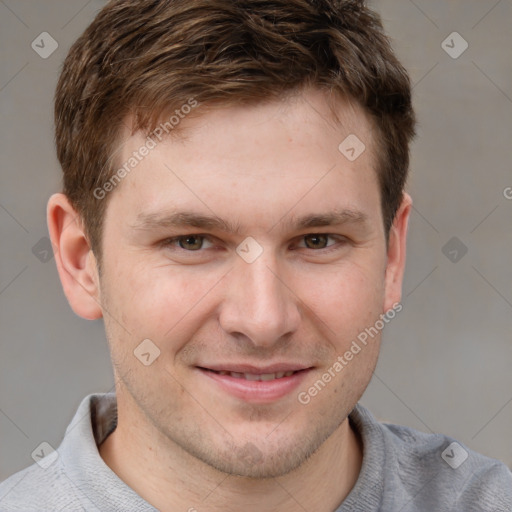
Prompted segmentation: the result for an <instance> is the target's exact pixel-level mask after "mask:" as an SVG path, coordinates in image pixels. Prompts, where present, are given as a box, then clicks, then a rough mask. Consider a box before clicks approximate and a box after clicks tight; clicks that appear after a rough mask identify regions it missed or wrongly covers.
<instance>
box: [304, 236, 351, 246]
mask: <svg viewBox="0 0 512 512" xmlns="http://www.w3.org/2000/svg"><path fill="white" fill-rule="evenodd" d="M338 238H340V237H338ZM302 239H303V240H304V242H305V246H306V247H307V248H308V249H325V248H327V247H330V246H332V245H335V244H334V243H331V244H329V243H328V241H329V239H331V240H335V237H333V236H332V235H328V234H325V233H311V234H309V235H304V236H303V237H302ZM340 241H343V239H342V238H341V239H340ZM301 247H304V246H301Z"/></svg>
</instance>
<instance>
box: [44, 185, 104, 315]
mask: <svg viewBox="0 0 512 512" xmlns="http://www.w3.org/2000/svg"><path fill="white" fill-rule="evenodd" d="M47 220H48V230H49V232H50V238H51V241H52V245H53V251H54V254H55V262H56V263H57V270H58V272H59V277H60V281H61V283H62V287H63V289H64V293H65V295H66V297H67V299H68V302H69V304H70V306H71V308H72V309H73V311H74V312H75V313H76V314H77V315H78V316H81V317H82V318H85V319H87V320H96V319H97V318H101V317H102V316H103V315H102V311H101V306H100V293H99V290H100V288H99V275H98V269H97V264H96V258H95V257H94V254H93V252H92V250H91V248H90V246H89V242H88V240H87V237H86V235H85V232H84V229H83V225H82V221H81V219H80V216H79V215H78V214H77V212H76V211H75V209H74V208H73V207H72V206H71V203H70V202H69V200H68V198H67V196H65V195H64V194H54V195H52V196H51V197H50V200H49V201H48V208H47Z"/></svg>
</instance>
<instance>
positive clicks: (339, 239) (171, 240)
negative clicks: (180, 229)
mask: <svg viewBox="0 0 512 512" xmlns="http://www.w3.org/2000/svg"><path fill="white" fill-rule="evenodd" d="M307 236H327V237H328V238H330V239H332V240H337V242H338V243H334V244H331V245H328V246H327V247H322V248H320V249H312V248H310V247H301V249H309V250H311V251H314V252H322V253H323V254H326V253H329V252H331V251H333V250H338V249H340V247H339V244H341V245H345V244H346V243H347V242H348V240H347V238H346V237H344V236H341V235H333V234H330V233H307V234H306V235H302V236H301V237H300V239H301V240H302V239H304V238H305V237H307ZM187 237H196V238H202V239H203V240H209V241H210V242H212V237H210V236H208V235H203V234H200V233H198V234H196V233H191V234H188V235H179V236H175V237H171V238H167V239H165V240H163V241H162V242H161V244H160V245H162V246H163V247H167V248H169V247H170V248H173V249H177V250H179V251H183V252H187V253H192V254H193V253H201V252H203V250H202V249H203V248H202V247H201V249H197V250H195V251H194V250H188V249H183V248H182V247H179V246H176V247H172V246H173V244H175V243H177V242H179V241H180V240H184V239H186V238H187ZM212 243H213V242H212Z"/></svg>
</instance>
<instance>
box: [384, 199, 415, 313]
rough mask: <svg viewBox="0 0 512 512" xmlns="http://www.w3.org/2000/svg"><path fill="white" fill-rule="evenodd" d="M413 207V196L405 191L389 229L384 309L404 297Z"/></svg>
mask: <svg viewBox="0 0 512 512" xmlns="http://www.w3.org/2000/svg"><path fill="white" fill-rule="evenodd" d="M411 207H412V199H411V196H410V195H409V194H407V193H405V192H404V196H403V199H402V202H401V204H400V207H399V208H398V210H397V212H396V214H395V218H394V220H393V225H392V226H391V229H390V231H389V243H388V250H387V264H386V277H385V302H384V311H388V310H389V309H391V308H392V307H393V304H395V303H397V302H400V299H401V298H402V281H403V277H404V271H405V251H406V242H407V226H408V224H409V216H410V213H411Z"/></svg>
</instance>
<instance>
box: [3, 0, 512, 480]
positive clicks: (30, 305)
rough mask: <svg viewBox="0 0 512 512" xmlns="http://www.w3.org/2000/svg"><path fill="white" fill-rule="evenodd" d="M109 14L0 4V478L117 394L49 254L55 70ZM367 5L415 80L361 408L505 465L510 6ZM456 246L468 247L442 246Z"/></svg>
mask: <svg viewBox="0 0 512 512" xmlns="http://www.w3.org/2000/svg"><path fill="white" fill-rule="evenodd" d="M103 3H104V2H102V1H99V0H91V1H89V2H87V1H86V0H80V1H78V0H72V1H70V0H66V1H63V0H62V1H58V0H45V1H40V0H39V1H35V0H30V1H29V0H16V1H15V0H0V25H1V27H0V31H1V32H0V33H1V41H0V59H1V75H0V101H1V125H2V138H1V146H0V155H1V169H2V170H1V187H0V226H1V233H2V237H1V245H0V258H1V260H0V261H1V271H0V315H1V316H0V331H1V332H0V334H1V357H0V433H1V440H0V479H3V478H5V477H7V476H8V475H10V474H11V473H13V472H14V471H17V470H19V469H21V468H23V467H25V466H27V465H29V464H31V463H32V462H33V461H32V458H31V453H32V451H33V450H34V449H35V448H36V447H37V446H38V445H39V444H40V443H41V442H42V441H47V442H49V443H50V444H51V445H53V446H54V447H56V446H58V444H59V442H60V440H61V439H62V436H63V434H64V431H65V428H66V426H67V424H68V422H69V421H70V419H71V417H72V415H73V414H74V411H75V409H76V407H77V405H78V403H79V402H80V400H81V399H82V397H84V396H85V395H86V394H88V393H91V392H98V391H108V390H110V389H112V386H113V378H112V375H111V370H110V362H109V355H108V350H107V343H106V340H105V336H104V332H103V325H102V323H101V322H100V321H97V322H89V321H86V320H82V319H81V318H78V317H77V316H75V315H74V314H73V312H72V311H71V309H70V307H69V306H68V304H67V302H66V299H65V297H64V294H63V292H62V290H61V286H60V283H59V280H58V275H57V271H56V268H55V262H54V260H53V259H50V260H49V261H47V262H44V256H45V253H44V250H45V240H44V239H43V241H42V242H40V240H41V239H42V238H43V237H45V236H47V228H46V219H45V211H46V202H47V199H48V197H49V196H50V195H51V193H53V192H56V191H58V190H59V187H60V183H61V178H60V169H59V166H58V163H57V160H56V157H55V155H54V147H53V132H52V97H53V92H54V88H55V84H56V81H57V76H58V71H59V68H60V65H61V63H62V60H63V59H64V57H65V55H66V52H67V50H68V48H69V46H70V45H71V43H72V42H73V41H74V40H75V39H76V38H77V36H78V35H79V34H81V32H82V31H83V30H84V29H85V27H86V26H87V25H88V24H89V22H90V21H91V20H92V18H93V16H94V15H95V13H96V11H97V10H98V9H99V8H100V7H101V6H102V5H103ZM373 4H374V6H375V7H376V8H377V10H379V11H380V12H381V14H382V15H383V19H384V23H385V25H386V28H387V30H388V32H389V34H390V35H391V37H392V39H393V40H394V44H395V48H396V50H397V53H398V55H399V57H400V58H401V59H402V61H403V62H404V64H405V65H406V66H407V68H408V69H409V71H410V73H411V77H412V80H413V82H414V84H415V86H414V101H415V105H416V109H417V113H418V118H419V122H420V125H419V134H418V139H417V141H416V142H415V144H414V146H413V160H412V175H411V179H410V182H409V187H408V190H409V192H410V193H411V195H412V196H413V199H414V211H413V213H412V219H411V224H410V231H409V242H408V259H407V270H406V276H405V284H404V294H403V300H402V302H403V304H404V308H403V311H402V312H401V313H400V314H399V315H398V316H397V317H396V318H395V319H394V320H393V321H392V322H391V323H390V324H389V326H388V327H387V329H386V331H385V334H384V342H383V348H382V355H381V359H380V362H379V364H378V367H377V370H376V372H375V376H374V378H373V380H372V382H371V384H370V386H369V388H368V390H367V392H366V393H365V395H364V396H363V399H362V403H363V404H364V405H366V406H367V407H369V408H370V409H371V410H372V411H373V413H374V414H375V415H376V416H377V417H378V418H379V419H382V420H386V421H391V422H394V423H400V424H405V425H410V426H412V427H415V428H418V429H420V430H423V431H426V432H429V431H433V432H442V433H445V434H449V435H452V436H453V437H455V438H456V439H458V440H459V441H461V442H464V443H466V444H467V445H468V446H469V447H471V448H473V449H476V450H478V451H480V452H482V453H484V454H487V455H490V456H493V457H496V458H499V459H501V460H503V461H504V462H505V463H507V464H508V465H509V466H512V440H511V434H510V433H511V425H512V403H511V402H512V372H511V371H510V363H511V362H512V343H511V341H512V271H511V270H510V263H511V261H512V259H511V254H512V229H511V225H512V222H511V221H512V200H510V199H507V198H506V197H505V194H504V191H506V189H507V187H512V172H511V163H510V162H512V137H511V136H512V133H511V132H512V130H511V127H512V100H511V98H512V65H511V62H512V59H511V50H510V49H511V48H512V30H511V28H510V27H511V26H512V4H511V1H510V0H500V1H497V0H464V1H446V0H437V1H432V0H428V1H427V0H416V1H415V2H413V1H410V0H385V1H379V2H373ZM43 31H46V32H49V33H50V34H51V35H52V37H53V38H55V40H56V41H57V42H58V45H59V47H58V49H57V50H56V51H55V52H54V53H53V54H52V55H51V56H49V57H48V58H47V59H43V58H41V57H40V56H39V55H38V54H37V53H36V52H35V51H34V50H33V49H32V48H31V42H32V41H33V40H34V39H36V37H37V36H38V35H39V34H40V33H41V32H43ZM454 31H457V32H458V33H460V34H461V36H462V37H463V38H464V39H465V40H466V41H467V43H468V44H469V47H468V49H467V50H466V51H465V52H464V53H463V54H462V55H461V56H460V57H458V58H457V59H454V58H452V57H451V56H449V55H448V54H447V53H446V52H445V50H444V49H443V48H442V46H441V45H442V42H443V40H445V39H446V38H447V36H448V35H449V34H451V33H452V32H454ZM447 43H448V44H449V45H450V46H454V48H453V49H452V50H451V51H456V50H458V49H459V48H461V46H460V45H459V43H458V42H457V41H456V40H454V42H453V43H452V42H451V39H450V38H448V40H447ZM509 197H512V190H511V193H510V195H509ZM452 237H457V239H458V240H459V242H457V244H458V245H459V246H458V247H457V246H456V245H454V246H452V245H448V246H447V247H445V244H447V242H448V241H449V240H450V239H451V238H452ZM38 243H39V244H41V245H36V244H38ZM461 244H463V246H465V247H467V254H465V255H464V256H463V257H462V258H460V256H461V255H462V252H461V247H462V248H463V246H462V245H461ZM34 246H36V249H34V252H35V253H36V254H34V253H33V248H34ZM443 247H445V249H444V252H443ZM46 248H48V247H46ZM453 250H455V251H457V253H455V252H453ZM445 254H446V255H445ZM458 258H460V259H459V260H458V261H452V260H453V259H458ZM41 259H43V261H41Z"/></svg>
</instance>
